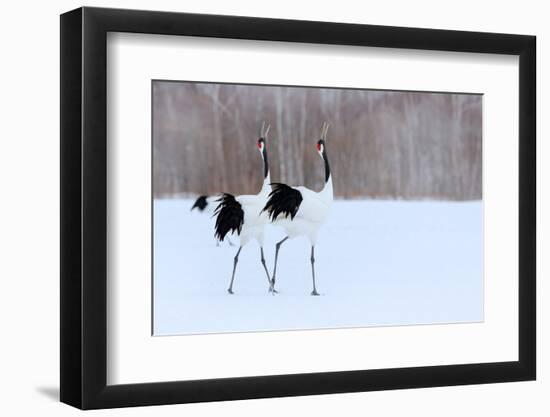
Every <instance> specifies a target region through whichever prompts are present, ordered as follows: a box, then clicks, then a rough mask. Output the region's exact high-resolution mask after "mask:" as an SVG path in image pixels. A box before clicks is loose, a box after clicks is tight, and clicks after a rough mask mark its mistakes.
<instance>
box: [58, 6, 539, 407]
mask: <svg viewBox="0 0 550 417" xmlns="http://www.w3.org/2000/svg"><path fill="white" fill-rule="evenodd" d="M535 103H536V100H535V38H534V37H532V36H525V35H508V34H492V33H474V32H459V31H445V30H431V29H414V28H397V27H384V26H371V25H355V24H340V23H327V22H310V21H292V20H277V19H265V18H251V17H236V16H214V15H197V14H185V13H169V12H150V11H135V10H115V9H100V8H87V7H85V8H80V9H77V10H74V11H71V12H68V13H66V14H63V15H62V16H61V311H60V314H61V401H63V402H65V403H67V404H70V405H73V406H76V407H79V408H83V409H90V408H110V407H123V406H138V405H155V404H173V403H185V402H199V401H216V400H232V399H247V398H263V397H277V396H296V395H313V394H324V393H341V392H353V391H370V390H386V389H399V388H415V387H433V386H444V385H461V384H480V383H493V382H506V381H523V380H532V379H535V375H536V350H535V345H536V343H535V342H536V334H535V328H536V315H535V311H536V308H535V299H536V297H535V295H536V294H535V288H536V286H535V282H536V281H535V279H536V271H535V249H536V239H535V229H536V225H535V217H536V204H535V202H536V193H535V171H536V166H535V160H536V158H535V155H536V148H535Z"/></svg>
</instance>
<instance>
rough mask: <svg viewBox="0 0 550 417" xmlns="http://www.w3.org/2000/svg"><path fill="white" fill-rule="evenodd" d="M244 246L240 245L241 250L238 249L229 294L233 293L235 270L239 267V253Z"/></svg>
mask: <svg viewBox="0 0 550 417" xmlns="http://www.w3.org/2000/svg"><path fill="white" fill-rule="evenodd" d="M242 248H243V247H242V246H239V250H238V251H237V254H236V255H235V258H234V259H233V274H232V275H231V283H230V284H229V288H228V289H227V292H228V293H229V294H233V281H234V280H235V270H236V269H237V262H239V253H241V249H242Z"/></svg>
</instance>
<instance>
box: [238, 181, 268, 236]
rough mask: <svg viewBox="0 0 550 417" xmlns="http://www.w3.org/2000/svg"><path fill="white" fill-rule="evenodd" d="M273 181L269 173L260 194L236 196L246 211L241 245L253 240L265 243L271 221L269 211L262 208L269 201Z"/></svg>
mask: <svg viewBox="0 0 550 417" xmlns="http://www.w3.org/2000/svg"><path fill="white" fill-rule="evenodd" d="M270 183H271V180H270V177H269V174H268V175H267V177H265V178H264V184H263V186H262V189H261V190H260V192H259V193H258V194H253V195H239V196H237V197H235V200H237V201H238V202H239V203H240V205H241V206H242V209H243V212H244V221H243V227H242V229H241V233H240V235H239V236H240V239H241V246H244V245H246V244H247V243H248V242H250V241H251V240H256V241H257V242H258V244H259V245H260V246H263V245H264V230H265V226H266V224H268V223H269V216H268V214H267V213H265V212H264V213H262V209H263V208H264V206H265V204H266V203H267V199H268V198H269V193H270V192H271V186H270V185H269V184H270Z"/></svg>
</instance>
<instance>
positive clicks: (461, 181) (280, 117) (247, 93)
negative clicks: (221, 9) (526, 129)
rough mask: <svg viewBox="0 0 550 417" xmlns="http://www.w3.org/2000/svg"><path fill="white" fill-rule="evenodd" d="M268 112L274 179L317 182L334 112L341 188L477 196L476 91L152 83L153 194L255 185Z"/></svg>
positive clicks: (333, 156) (408, 195) (373, 194)
mask: <svg viewBox="0 0 550 417" xmlns="http://www.w3.org/2000/svg"><path fill="white" fill-rule="evenodd" d="M264 120H265V121H266V122H267V123H270V124H271V130H270V133H269V138H268V155H269V163H270V168H271V180H272V181H274V182H285V183H288V184H290V185H305V186H307V187H309V188H312V189H314V190H319V189H320V188H321V187H322V185H323V179H324V166H323V164H322V163H321V159H320V157H319V155H318V154H317V152H316V150H315V145H316V143H317V140H318V139H319V134H320V130H321V127H322V124H323V122H324V121H327V122H329V123H330V128H329V131H328V135H327V154H328V156H329V160H330V164H331V171H332V174H333V181H334V193H335V197H336V198H384V199H433V200H479V199H481V197H482V194H481V192H482V178H481V175H482V137H481V136H482V96H481V95H473V94H447V93H421V92H398V91H376V90H353V89H335V88H302V87H276V86H257V85H237V84H209V83H192V82H172V81H153V192H154V197H155V198H171V197H184V196H190V195H198V194H208V195H211V194H214V193H219V192H221V191H225V192H230V193H233V194H253V193H257V192H258V191H259V189H260V187H261V183H262V180H263V176H262V161H261V157H260V154H259V152H258V150H257V147H256V141H257V136H258V130H259V128H260V125H261V122H262V121H264Z"/></svg>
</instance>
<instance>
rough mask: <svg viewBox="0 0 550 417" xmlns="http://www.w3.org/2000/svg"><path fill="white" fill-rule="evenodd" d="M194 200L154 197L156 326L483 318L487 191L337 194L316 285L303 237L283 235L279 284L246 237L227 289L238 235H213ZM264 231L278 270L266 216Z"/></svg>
mask: <svg viewBox="0 0 550 417" xmlns="http://www.w3.org/2000/svg"><path fill="white" fill-rule="evenodd" d="M192 204H193V200H185V199H182V200H156V201H155V203H154V277H153V285H154V306H153V308H154V334H155V335H177V334H196V333H221V332H244V331H267V330H290V329H315V328H334V327H363V326H389V325H411V324H434V323H457V322H474V321H482V320H483V272H482V270H483V250H482V245H483V241H482V203H481V202H405V201H372V200H357V201H335V203H334V205H333V208H332V211H331V214H330V216H329V220H328V221H327V223H326V224H325V225H324V226H323V229H322V230H321V232H320V235H319V240H318V243H317V246H316V248H315V255H316V274H317V289H318V291H319V292H320V293H321V296H319V297H312V296H310V292H311V267H310V263H309V256H310V247H309V244H308V241H307V240H306V239H305V238H297V239H294V240H291V241H287V242H285V244H284V245H283V246H282V247H281V251H280V253H279V266H278V271H277V289H278V291H279V294H277V295H276V296H272V295H270V294H268V292H267V290H268V285H267V279H266V276H265V272H264V271H263V268H262V266H261V264H260V249H259V247H258V245H257V244H256V243H255V242H254V243H249V244H248V245H247V246H245V247H244V248H243V250H242V251H241V255H240V258H239V265H238V267H237V273H236V276H235V284H234V287H233V289H234V291H235V294H234V295H229V294H228V293H227V287H228V284H229V280H230V278H231V269H232V266H233V257H234V255H235V252H236V250H237V247H231V246H229V245H228V244H226V243H223V244H222V245H221V246H219V247H217V246H216V242H215V241H214V237H213V236H214V231H213V230H214V229H213V221H212V219H210V218H209V217H208V215H205V214H202V213H198V212H197V211H193V212H190V211H189V209H190V207H191V205H192ZM267 236H268V237H267V242H266V247H265V253H266V260H267V263H268V268H269V270H270V272H271V271H272V268H273V256H274V244H275V243H276V242H277V241H278V240H279V239H281V238H282V237H283V236H284V235H283V234H282V231H281V230H279V229H278V228H276V227H273V226H269V230H268V232H267ZM233 239H234V238H233ZM234 241H236V242H238V239H234Z"/></svg>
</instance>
